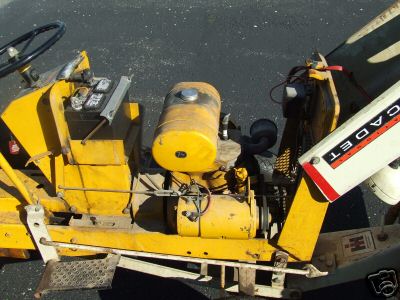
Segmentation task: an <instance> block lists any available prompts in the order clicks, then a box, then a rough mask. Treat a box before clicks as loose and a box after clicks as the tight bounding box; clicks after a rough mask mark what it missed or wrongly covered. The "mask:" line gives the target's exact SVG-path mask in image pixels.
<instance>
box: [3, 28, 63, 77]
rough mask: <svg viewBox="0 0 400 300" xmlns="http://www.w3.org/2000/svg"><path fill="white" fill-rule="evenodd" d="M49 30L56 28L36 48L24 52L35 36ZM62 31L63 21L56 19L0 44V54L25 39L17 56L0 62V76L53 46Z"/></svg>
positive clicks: (16, 68)
mask: <svg viewBox="0 0 400 300" xmlns="http://www.w3.org/2000/svg"><path fill="white" fill-rule="evenodd" d="M49 30H56V32H55V33H54V34H53V35H52V36H51V37H49V38H48V39H47V40H46V41H45V42H44V43H43V44H41V45H40V46H38V47H37V48H36V49H34V50H32V51H31V52H29V53H25V51H26V49H27V48H28V47H29V45H30V44H31V43H32V41H33V40H34V39H35V37H36V36H38V35H39V34H41V33H44V32H46V31H49ZM64 33H65V23H63V22H61V21H56V22H53V23H50V24H47V25H44V26H41V27H39V28H36V29H34V30H32V31H29V32H28V33H25V34H24V35H21V36H20V37H18V38H16V39H15V40H13V41H11V42H10V43H8V44H6V45H4V46H2V47H1V48H0V56H2V55H4V53H6V52H7V49H8V48H10V47H15V46H17V45H19V44H22V43H23V42H25V41H26V42H25V45H24V47H23V48H22V50H21V51H19V53H18V55H17V57H15V58H14V59H9V60H8V62H5V63H3V64H0V78H1V77H4V76H6V75H8V74H10V73H12V72H14V71H16V70H18V69H19V68H21V67H23V66H25V65H27V64H28V63H29V62H31V61H32V60H34V59H35V58H36V57H38V56H39V55H41V54H42V53H43V52H45V51H46V50H48V49H49V48H50V47H51V46H53V45H54V44H55V43H56V42H57V41H58V40H59V39H60V38H61V37H62V36H63V35H64Z"/></svg>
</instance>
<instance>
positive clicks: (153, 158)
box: [0, 8, 400, 298]
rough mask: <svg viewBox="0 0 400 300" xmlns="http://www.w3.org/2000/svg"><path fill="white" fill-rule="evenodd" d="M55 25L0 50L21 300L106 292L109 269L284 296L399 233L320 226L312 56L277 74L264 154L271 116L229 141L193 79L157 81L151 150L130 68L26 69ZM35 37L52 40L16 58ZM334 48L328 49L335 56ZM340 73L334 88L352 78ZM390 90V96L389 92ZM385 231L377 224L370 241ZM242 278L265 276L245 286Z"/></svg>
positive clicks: (9, 203)
mask: <svg viewBox="0 0 400 300" xmlns="http://www.w3.org/2000/svg"><path fill="white" fill-rule="evenodd" d="M392 9H393V8H392ZM397 12H398V8H397V10H396V13H397ZM385 13H386V14H387V13H388V12H385ZM389 13H392V14H393V11H389ZM381 22H385V21H381ZM397 23H399V22H397ZM382 26H383V25H382ZM65 30H66V29H65V25H64V24H63V23H62V22H59V21H57V22H54V23H51V24H48V25H45V26H42V27H39V28H36V29H34V30H32V31H30V32H28V33H27V34H24V35H22V36H20V37H18V38H17V39H15V40H13V41H12V42H10V43H8V44H6V45H5V46H3V47H1V48H0V55H1V56H3V57H4V56H6V55H8V58H7V60H6V62H5V63H3V64H1V65H0V77H4V76H6V75H8V74H10V73H12V72H14V71H17V72H18V73H19V74H20V75H21V77H22V79H23V81H24V84H25V86H26V87H25V88H24V89H23V90H22V91H21V92H20V93H19V95H18V96H17V97H16V98H15V99H14V100H12V101H10V102H9V103H8V105H7V106H6V107H5V109H4V111H2V112H1V120H2V122H3V123H4V124H3V125H5V126H6V128H7V130H8V131H9V134H10V136H11V139H10V141H9V148H10V152H11V154H6V153H3V154H0V167H1V172H0V183H1V186H0V236H1V238H0V253H1V255H2V256H9V257H19V258H28V257H29V251H30V250H37V251H39V252H40V255H41V257H42V258H43V260H44V262H45V263H46V268H45V271H44V274H43V277H42V280H41V282H40V284H39V286H38V288H37V291H36V294H35V296H36V297H41V295H42V294H43V293H45V292H48V291H58V290H67V289H85V288H97V289H101V288H107V287H110V286H111V282H112V278H113V275H114V272H115V269H116V267H122V268H127V269H131V270H135V271H139V272H144V273H148V274H153V275H157V276H161V277H168V278H177V279H181V280H193V281H195V282H197V283H198V284H205V285H217V286H219V287H221V288H222V289H225V290H226V291H228V292H241V293H245V294H248V295H259V296H268V297H286V298H297V297H300V295H301V292H302V291H305V290H309V289H311V288H310V287H307V284H305V283H304V282H307V281H309V282H313V283H314V286H315V287H316V286H318V285H322V286H323V285H327V283H326V282H325V284H324V283H320V282H321V281H318V280H323V278H329V277H330V276H332V275H331V273H332V271H334V270H335V272H336V274H339V273H340V270H341V269H340V268H346V267H348V266H349V265H350V264H351V263H352V262H353V261H358V262H359V261H362V259H364V258H370V257H372V256H373V255H375V254H377V253H380V252H381V251H382V249H386V248H390V247H392V246H393V245H395V244H396V243H397V242H398V241H397V239H395V238H392V239H389V240H388V239H377V238H376V233H381V229H380V228H377V229H376V228H375V229H373V228H372V229H363V230H355V231H354V230H353V231H346V232H338V233H332V234H322V235H320V230H321V226H322V222H323V220H324V216H325V213H326V210H327V208H328V204H329V201H327V200H326V198H328V200H330V201H333V200H335V199H336V198H337V197H336V198H335V199H331V198H330V197H329V196H330V195H331V194H329V193H330V192H331V190H329V191H328V192H327V190H326V187H327V186H328V187H329V188H331V189H335V187H336V185H335V182H332V181H330V179H326V178H324V173H323V172H324V169H323V168H322V167H321V168H322V169H318V168H319V166H321V165H322V164H323V163H325V162H323V159H322V158H320V156H318V155H319V154H318V153H317V154H315V153H316V152H318V151H322V150H320V149H327V147H328V146H326V145H322V146H321V143H323V142H325V143H326V140H325V139H324V138H325V137H326V136H328V135H329V134H330V133H331V132H332V131H334V130H335V128H336V126H337V124H338V119H339V116H340V117H342V118H343V116H342V115H340V114H339V112H340V107H341V103H340V102H339V98H338V93H337V90H336V87H335V83H336V80H335V81H334V80H333V77H332V72H334V71H335V70H336V69H335V68H332V66H330V65H328V63H327V60H326V58H325V57H324V56H322V55H321V54H318V53H315V54H313V55H312V57H311V58H310V59H309V60H308V61H307V63H306V65H304V66H301V67H295V68H293V69H292V70H291V71H290V73H289V75H288V77H287V80H286V81H285V82H284V84H285V87H284V91H285V92H284V96H283V100H282V107H283V114H284V117H285V118H286V119H287V120H286V125H285V128H284V129H283V134H282V141H281V143H280V146H279V153H278V155H274V154H273V153H272V152H270V151H269V150H268V149H270V148H271V147H272V146H273V145H274V144H275V143H276V141H277V131H278V129H277V127H276V125H275V124H274V123H273V122H272V121H270V120H268V119H260V120H257V121H256V122H254V123H253V124H252V125H251V128H250V136H246V135H244V134H243V133H242V132H241V128H240V125H239V124H236V123H235V122H234V120H232V119H231V117H230V114H229V112H227V113H225V112H222V111H223V108H222V107H221V97H220V94H219V92H218V91H217V90H216V89H215V88H214V87H213V86H212V85H210V84H208V83H205V82H181V83H178V84H176V85H174V86H173V87H172V88H171V90H170V91H169V92H168V93H167V95H166V97H165V101H164V106H163V108H162V112H161V115H160V119H159V122H158V125H157V127H156V128H155V130H154V138H153V143H152V147H151V149H145V148H143V147H142V146H141V130H142V119H141V115H142V111H143V109H145V108H143V107H142V106H141V105H139V104H138V103H134V102H132V101H131V100H130V99H131V98H130V96H129V88H130V85H131V80H130V78H129V77H127V76H122V77H121V78H120V79H119V80H116V81H114V80H111V79H109V78H107V77H97V76H95V74H93V72H92V71H91V69H90V64H89V59H88V56H87V54H86V52H84V51H83V52H81V53H79V54H78V55H77V56H76V57H75V58H73V59H72V60H71V61H69V62H67V63H65V64H63V65H61V66H59V67H57V68H55V69H52V70H50V71H48V72H45V73H43V74H38V73H37V72H36V71H35V69H34V67H33V66H32V65H31V62H32V61H33V60H34V59H35V58H37V57H38V56H39V55H41V54H42V53H44V52H45V51H46V50H48V49H49V48H50V47H51V46H52V45H54V44H55V43H56V42H57V41H58V40H59V39H60V38H61V37H62V36H63V34H64V33H65ZM46 32H47V33H46ZM44 33H46V34H49V33H51V34H50V35H49V38H48V39H47V40H46V41H45V42H44V43H43V44H41V45H40V46H38V47H36V49H32V50H30V52H29V49H30V48H32V47H31V45H32V41H33V40H34V39H35V38H37V36H38V35H41V34H44ZM364 34H365V36H366V35H367V34H366V33H364ZM368 41H369V40H368V39H367V41H365V42H368ZM371 43H372V42H371ZM343 47H344V46H342V48H339V49H338V50H336V51H339V52H340V50H341V49H343ZM18 48H20V49H19V50H18ZM344 51H350V50H349V49H348V48H346V49H345V50H344ZM339 52H336V53H339ZM334 54H335V52H334V53H333V54H332V56H331V57H332V60H334V59H335V58H334ZM339 56H340V55H339ZM349 56H350V55H349ZM349 56H346V55H343V51H342V60H341V62H343V63H344V62H345V59H344V58H343V57H349ZM362 63H363V62H361V61H360V62H359V65H358V66H357V65H356V66H354V68H353V71H356V70H357V67H358V68H362ZM371 72H372V71H371ZM375 72H376V70H375ZM375 76H376V75H375ZM351 79H352V81H351V82H353V85H351V88H350V89H349V90H351V89H352V90H354V89H355V87H357V86H358V87H360V86H361V84H360V83H359V82H356V83H354V82H355V79H354V78H351ZM396 81H397V79H396ZM398 86H399V85H396V86H395V87H394V89H393V88H391V89H390V90H389V92H390V95H392V96H393V95H397V96H396V97H399V93H398V90H399V87H398ZM379 94H380V93H379ZM379 94H377V95H375V94H374V98H375V96H378V95H379ZM386 94H387V93H386ZM386 94H384V95H383V98H385V97H386V98H387V96H385V95H386ZM392 96H391V97H392ZM386 98H385V99H386ZM390 99H391V98H390ZM2 100H5V99H2ZM388 101H389V100H388ZM373 103H375V101H373V102H371V104H367V105H365V103H364V106H366V108H367V106H368V105H372V104H373ZM363 110H364V109H361V110H360V111H359V112H356V113H355V114H354V116H353V118H352V119H350V120H349V121H351V120H353V119H354V118H357V116H358V115H359V114H360V113H361V114H362V113H363ZM345 120H346V118H344V119H343V122H344V121H345ZM346 124H347V125H346ZM343 126H345V127H346V128H352V125H351V124H350V125H349V124H348V123H345V124H344V125H343ZM354 126H356V125H354ZM397 126H398V125H393V127H392V128H393V129H388V130H387V132H391V130H394V129H395V128H397ZM340 128H342V127H340ZM396 130H398V129H396ZM338 131H340V130H339V129H338V130H336V131H335V133H336V132H338ZM328 138H330V139H331V140H332V138H331V136H329V137H328ZM337 139H342V137H337V138H336V139H335V140H336V142H337V141H338V140H337ZM377 140H379V138H378V139H377ZM320 141H322V142H321V143H319V144H318V142H320ZM328 142H329V143H336V142H335V141H330V140H329V141H328ZM339 142H340V141H339ZM397 144H398V142H397ZM397 144H396V145H397ZM314 145H316V146H314ZM313 146H314V147H313ZM339 146H340V145H339ZM316 147H317V148H316ZM332 147H333V146H332ZM366 147H368V146H366ZM342 148H343V147H342ZM398 149H399V148H396V149H395V151H394V152H396V154H390V155H388V157H386V158H385V160H384V161H383V160H382V161H380V163H379V165H380V166H381V168H383V167H384V166H385V165H387V164H388V162H390V161H391V160H394V157H395V158H397V157H398V156H400V154H399V152H398ZM328 150H329V149H328ZM328 150H327V152H328ZM307 151H308V152H307ZM323 151H325V150H323ZM360 152H361V151H360ZM335 153H336V152H335ZM321 155H322V154H321ZM396 155H397V156H396ZM15 156H18V157H20V158H24V157H26V161H25V167H24V168H19V169H17V168H16V166H17V165H13V164H11V163H9V162H10V161H13V160H11V159H10V157H15ZM317 156H318V157H317ZM389 156H390V158H389ZM6 157H7V158H6ZM299 158H300V160H299ZM352 159H353V158H352ZM352 159H348V160H347V162H342V165H346V164H347V163H349V162H350V161H352ZM355 159H356V158H354V160H355ZM340 168H341V167H340V166H337V167H335V170H339V169H340ZM303 169H304V170H305V171H306V172H303ZM375 169H376V168H375ZM306 173H308V174H309V175H307V174H306ZM321 174H322V175H321ZM372 174H373V173H370V174H368V176H367V177H369V176H371V175H372ZM316 175H317V176H316ZM318 176H319V177H318ZM330 176H331V177H332V176H333V175H332V174H330ZM349 176H350V174H349ZM333 177H334V176H333ZM367 177H365V178H367ZM321 178H322V179H321ZM365 178H363V179H360V180H365ZM341 180H343V178H341ZM360 180H359V181H358V182H357V183H354V185H353V186H355V185H357V184H358V183H360V182H361V181H360ZM314 182H315V183H314ZM346 188H347V190H348V189H349V188H351V187H346ZM336 192H337V195H338V196H339V195H341V194H342V193H344V192H345V188H343V189H342V190H339V189H338V190H336ZM335 195H336V194H335ZM325 196H326V197H325ZM396 228H397V226H396V225H393V226H388V227H387V228H386V231H385V234H386V235H388V234H389V235H390V234H391V233H392V232H396V230H397V229H396ZM354 236H358V237H360V236H361V238H362V239H363V242H365V244H366V245H367V244H368V242H370V244H368V247H367V246H365V247H364V248H362V250H364V251H359V252H357V251H358V250H354V249H353V248H354V247H353V246H351V245H350V248H349V247H347V248H346V247H345V246H343V248H342V246H341V245H342V244H343V245H345V243H347V242H348V241H349V239H350V241H351V239H352V238H354ZM317 241H318V244H317ZM316 245H317V246H316ZM352 249H353V250H354V251H353V250H352ZM360 249H361V248H360ZM346 251H347V252H346ZM354 255H355V256H354ZM66 256H73V257H76V258H73V259H67V260H65V259H63V258H64V257H66ZM154 260H156V261H154ZM171 260H172V261H180V262H186V263H195V264H199V265H200V266H201V267H200V270H201V272H200V273H201V274H197V273H193V272H189V271H187V270H183V269H178V268H172V267H170V266H168V261H171ZM162 261H165V264H163V263H161V262H162ZM208 266H210V268H211V267H212V266H214V267H215V266H217V267H218V272H219V276H216V277H211V276H210V275H209V274H208V272H207V267H208ZM228 268H229V269H232V270H233V272H230V271H231V270H227V269H228ZM228 271H229V272H228ZM256 271H257V274H258V273H259V272H269V273H272V276H270V277H267V278H268V279H263V280H264V281H263V282H260V281H259V280H257V283H256ZM328 272H329V275H328ZM335 272H333V274H335ZM232 274H233V275H232ZM200 275H202V276H200ZM286 275H287V276H286ZM285 276H286V280H285ZM289 276H290V277H289ZM356 276H358V275H356V274H353V279H354V278H355V277H356ZM264 278H265V277H264ZM289 279H290V280H289ZM345 280H350V279H349V278H346V279H345ZM291 282H292V283H293V284H291Z"/></svg>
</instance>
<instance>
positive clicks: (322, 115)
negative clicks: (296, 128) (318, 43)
mask: <svg viewBox="0 0 400 300" xmlns="http://www.w3.org/2000/svg"><path fill="white" fill-rule="evenodd" d="M319 58H320V59H321V61H322V63H323V64H324V66H326V65H327V64H326V61H325V59H324V58H323V57H322V56H320V57H319ZM326 79H327V80H326V81H320V82H318V91H319V92H318V97H317V99H318V101H317V103H316V104H315V105H316V108H315V111H316V112H317V113H316V114H315V116H314V117H313V119H312V123H311V124H309V125H310V127H311V128H312V133H313V140H314V141H315V142H318V141H320V140H321V139H322V138H323V137H324V136H326V135H328V134H329V133H330V132H332V131H333V130H334V129H335V128H336V125H337V120H338V117H339V111H340V104H339V99H338V96H337V93H336V88H335V85H334V82H333V79H332V75H331V73H330V72H329V71H328V72H326ZM328 204H329V202H328V201H327V200H326V199H325V197H324V196H323V195H322V194H321V192H320V191H319V190H318V188H317V187H316V186H315V184H314V183H313V182H312V181H311V180H310V179H309V178H308V177H307V176H306V175H304V176H303V178H301V180H300V184H299V187H298V189H297V191H296V195H295V197H294V199H293V202H292V205H291V207H290V210H289V213H288V215H287V217H286V221H285V224H284V226H283V228H282V232H281V234H280V236H279V239H278V246H280V247H281V248H282V249H283V250H285V251H287V252H288V253H289V254H290V255H291V256H292V257H294V258H296V259H298V260H302V261H309V260H310V259H311V257H312V254H313V251H314V248H315V245H316V243H317V239H318V236H319V233H320V231H321V227H322V223H323V221H324V219H325V214H326V210H327V209H328Z"/></svg>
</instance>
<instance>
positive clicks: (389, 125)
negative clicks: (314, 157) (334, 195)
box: [330, 116, 400, 169]
mask: <svg viewBox="0 0 400 300" xmlns="http://www.w3.org/2000/svg"><path fill="white" fill-rule="evenodd" d="M399 121H400V117H399V116H397V117H396V118H394V119H393V120H391V121H389V122H387V123H386V124H385V126H383V127H381V128H379V129H378V130H377V131H375V132H374V133H372V134H371V135H370V136H369V137H367V138H366V139H365V140H363V141H362V142H361V143H359V144H358V145H357V146H355V147H354V148H353V149H351V150H350V151H349V152H347V153H346V154H345V155H343V157H341V158H339V159H338V160H336V161H334V162H333V163H331V164H330V166H331V167H332V168H333V169H336V168H337V167H339V166H340V165H341V164H342V163H344V162H345V161H346V160H348V159H349V158H350V157H352V156H353V155H354V154H356V153H357V152H358V151H360V150H361V149H363V148H364V147H365V146H367V145H368V144H369V143H371V142H372V141H373V140H375V139H376V138H378V137H379V136H380V135H382V134H383V133H385V132H386V131H388V130H389V129H390V128H392V127H393V126H394V125H396V124H397V123H399Z"/></svg>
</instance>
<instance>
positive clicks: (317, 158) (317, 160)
mask: <svg viewBox="0 0 400 300" xmlns="http://www.w3.org/2000/svg"><path fill="white" fill-rule="evenodd" d="M319 162H320V158H319V157H316V156H314V157H313V158H311V160H310V163H311V164H312V165H316V164H318V163H319Z"/></svg>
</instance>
